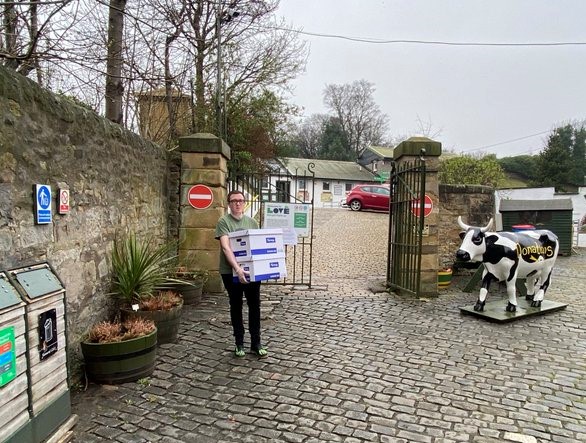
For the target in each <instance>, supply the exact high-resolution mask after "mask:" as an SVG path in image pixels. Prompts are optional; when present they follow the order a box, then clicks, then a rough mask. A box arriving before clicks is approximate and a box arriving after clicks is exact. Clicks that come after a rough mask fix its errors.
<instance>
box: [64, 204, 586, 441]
mask: <svg viewBox="0 0 586 443" xmlns="http://www.w3.org/2000/svg"><path fill="white" fill-rule="evenodd" d="M386 217H387V216H386V215H385V214H380V213H369V212H360V213H354V212H350V211H347V210H342V209H318V210H317V211H316V215H315V223H316V229H315V235H316V240H315V255H314V260H315V261H314V271H315V278H314V281H315V283H316V288H317V289H312V290H308V291H292V290H290V289H286V288H282V287H270V286H266V285H265V286H264V289H263V293H264V301H263V303H264V304H263V315H264V317H265V318H264V320H263V329H264V331H265V332H264V340H265V342H266V343H267V345H268V347H269V350H270V357H269V358H267V359H265V360H257V359H256V358H254V357H253V356H252V355H247V357H246V358H244V359H242V360H236V359H234V358H233V357H232V355H231V352H232V345H231V343H232V338H231V335H230V325H229V319H228V315H227V304H226V299H225V298H224V297H210V296H208V297H207V298H206V300H205V302H204V304H203V305H201V306H199V307H196V308H192V307H187V309H186V310H185V312H184V314H183V320H182V325H181V331H180V335H181V337H180V340H179V342H178V343H177V344H172V345H163V346H161V348H160V353H159V357H158V364H157V368H156V370H155V373H154V374H153V376H152V377H151V378H150V379H149V380H148V383H129V384H125V385H121V386H113V387H112V386H96V385H90V386H89V387H88V389H87V390H86V391H83V392H79V393H76V394H75V395H74V397H73V400H74V413H75V414H78V415H79V422H78V424H77V426H76V428H75V441H76V442H84V443H85V442H98V441H116V442H137V443H138V442H186V443H188V442H194V443H196V442H197V443H199V442H202V443H206V442H251V443H252V442H254V443H257V442H326V441H338V442H366V441H373V442H503V441H516V442H568V443H569V442H579V441H586V300H585V298H584V293H585V290H586V283H585V280H584V275H585V272H586V251H585V250H580V253H579V254H576V255H573V256H572V257H561V258H560V259H559V262H558V264H557V268H556V269H555V278H554V281H553V283H552V287H551V288H550V291H549V293H548V295H547V297H548V298H550V299H553V300H556V301H561V302H566V303H568V304H569V307H568V308H567V309H566V310H563V311H559V312H555V313H552V314H549V315H546V316H541V317H535V318H530V319H525V320H521V321H518V322H514V323H508V324H504V325H497V324H492V323H487V322H484V321H482V320H479V319H476V318H473V317H468V316H462V315H461V314H460V312H459V307H461V306H463V305H468V304H471V303H472V302H473V301H474V299H475V298H476V294H466V293H463V292H461V291H460V290H459V289H458V284H457V282H455V284H454V285H452V287H451V288H450V289H447V290H445V291H442V292H441V295H440V297H439V298H437V299H435V300H413V299H403V298H400V297H397V296H396V295H394V294H388V293H386V292H384V291H382V289H381V288H382V283H383V281H384V274H385V257H386V245H385V244H384V242H385V241H386V240H385V239H386V229H387V228H386ZM496 297H502V296H500V295H498V294H497V295H496V296H495V298H496ZM503 306H504V304H503Z"/></svg>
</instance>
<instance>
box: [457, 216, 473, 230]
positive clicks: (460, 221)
mask: <svg viewBox="0 0 586 443" xmlns="http://www.w3.org/2000/svg"><path fill="white" fill-rule="evenodd" d="M458 224H459V225H460V227H461V228H462V229H463V230H464V231H467V230H468V229H470V228H471V226H468V225H467V224H465V223H464V222H463V221H462V216H461V215H458Z"/></svg>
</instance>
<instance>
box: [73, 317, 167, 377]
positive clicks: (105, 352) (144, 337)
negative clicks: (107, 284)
mask: <svg viewBox="0 0 586 443" xmlns="http://www.w3.org/2000/svg"><path fill="white" fill-rule="evenodd" d="M156 348H157V328H156V326H155V324H154V322H152V321H150V320H144V319H129V320H127V321H125V322H120V321H111V322H108V321H103V322H100V323H97V324H96V325H94V326H93V327H92V328H91V329H90V331H89V332H88V333H87V334H86V336H85V337H84V338H83V339H82V341H81V351H82V354H83V357H84V361H85V373H86V375H87V377H88V379H90V380H91V381H93V382H96V383H106V384H117V383H127V382H131V381H136V380H138V379H141V378H144V377H147V376H149V375H151V374H152V372H153V370H154V368H155V358H156Z"/></svg>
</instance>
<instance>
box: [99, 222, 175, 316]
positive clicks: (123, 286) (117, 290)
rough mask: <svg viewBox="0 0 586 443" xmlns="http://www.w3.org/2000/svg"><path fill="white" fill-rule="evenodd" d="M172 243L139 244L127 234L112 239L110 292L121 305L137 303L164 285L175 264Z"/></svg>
mask: <svg viewBox="0 0 586 443" xmlns="http://www.w3.org/2000/svg"><path fill="white" fill-rule="evenodd" d="M174 249H175V244H174V243H165V244H163V245H157V244H156V243H155V241H154V239H153V238H149V239H148V240H146V241H139V240H138V239H137V238H136V234H134V233H131V234H129V235H128V236H127V237H125V238H124V239H118V238H117V239H116V240H115V241H114V248H113V249H112V292H111V293H110V295H113V296H114V297H115V298H117V299H119V300H120V301H122V302H123V303H126V304H129V305H130V304H133V303H139V302H140V301H141V300H142V299H145V298H148V297H152V296H153V295H154V293H155V292H156V290H157V288H158V287H161V286H163V285H164V283H165V282H166V280H167V277H168V276H169V274H170V273H171V272H172V269H173V265H174V263H175V261H174V260H175V255H173V251H174Z"/></svg>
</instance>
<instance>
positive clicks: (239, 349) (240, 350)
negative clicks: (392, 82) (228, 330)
mask: <svg viewBox="0 0 586 443" xmlns="http://www.w3.org/2000/svg"><path fill="white" fill-rule="evenodd" d="M234 355H235V356H236V357H238V358H242V357H244V356H245V355H246V352H245V351H244V346H240V345H236V349H234Z"/></svg>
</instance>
